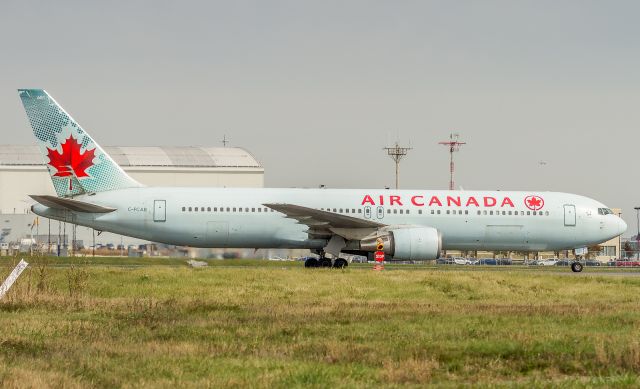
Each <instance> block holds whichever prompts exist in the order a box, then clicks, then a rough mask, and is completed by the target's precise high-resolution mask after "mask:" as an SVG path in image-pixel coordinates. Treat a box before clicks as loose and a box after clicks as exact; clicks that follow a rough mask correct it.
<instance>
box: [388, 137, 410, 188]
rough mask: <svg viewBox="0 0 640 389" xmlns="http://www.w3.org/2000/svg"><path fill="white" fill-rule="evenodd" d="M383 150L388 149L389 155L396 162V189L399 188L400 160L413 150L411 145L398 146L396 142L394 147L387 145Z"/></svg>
mask: <svg viewBox="0 0 640 389" xmlns="http://www.w3.org/2000/svg"><path fill="white" fill-rule="evenodd" d="M383 150H386V151H387V155H388V156H390V157H391V159H393V160H394V161H395V163H396V189H399V187H400V180H399V174H400V160H401V159H402V158H403V157H404V156H406V155H407V152H408V151H409V150H411V147H400V146H398V142H396V145H395V146H394V147H385V148H384V149H383Z"/></svg>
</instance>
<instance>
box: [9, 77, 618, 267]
mask: <svg viewBox="0 0 640 389" xmlns="http://www.w3.org/2000/svg"><path fill="white" fill-rule="evenodd" d="M18 92H19V96H20V99H21V100H22V103H23V105H24V108H25V111H26V113H27V117H28V119H29V121H30V123H31V127H32V128H33V133H34V135H35V137H36V139H37V142H38V145H39V147H40V151H41V153H42V155H43V157H44V162H45V164H46V166H47V169H48V171H49V174H50V176H51V180H52V182H53V186H54V188H55V190H56V193H57V196H51V195H31V197H32V198H33V199H34V200H35V201H36V202H37V204H34V205H33V206H32V207H31V209H32V211H33V213H35V214H37V215H40V216H42V217H46V218H50V219H54V220H59V221H63V222H68V223H73V224H77V225H81V226H86V227H90V228H93V229H96V230H99V231H109V232H113V233H116V234H121V235H126V236H131V237H135V238H140V239H145V240H149V241H153V242H161V243H166V244H171V245H179V246H191V247H203V248H224V247H234V248H255V249H258V248H289V249H309V250H311V251H312V252H315V253H316V254H318V256H319V258H315V257H310V258H308V259H307V260H306V262H305V266H306V267H318V266H322V267H329V266H333V267H345V266H348V261H347V260H346V259H344V258H341V254H357V255H367V254H369V253H373V252H375V251H377V250H379V249H382V251H384V253H385V256H386V258H387V259H388V260H433V259H437V258H439V257H440V255H441V253H442V251H443V250H487V251H493V250H502V251H506V250H509V251H529V252H531V251H560V250H571V249H581V248H584V247H588V246H591V245H594V244H598V243H601V242H604V241H607V240H609V239H611V238H613V237H616V236H618V235H620V234H622V233H623V232H624V231H626V229H627V225H626V224H625V222H624V221H623V220H622V219H621V218H620V217H618V216H617V215H614V214H613V212H612V211H611V210H610V209H609V208H607V207H606V206H605V205H603V204H602V203H600V202H598V201H596V200H593V199H590V198H587V197H584V196H580V195H575V194H569V193H558V192H521V191H520V192H519V191H452V190H450V191H441V190H390V189H296V188H287V189H277V188H180V187H147V186H144V185H142V184H140V183H139V182H137V181H136V180H134V179H133V178H131V177H130V176H129V175H128V174H127V173H125V172H124V170H122V168H121V167H120V166H118V165H117V164H116V163H115V162H114V160H113V159H112V158H111V157H110V156H109V155H108V154H107V153H105V151H104V150H103V149H102V148H101V147H100V146H99V145H98V143H96V142H95V141H94V140H93V138H92V137H91V136H90V135H89V134H88V133H87V132H86V131H85V130H84V129H83V128H82V127H80V125H78V123H77V122H76V121H75V120H73V118H72V117H71V116H70V115H69V114H68V113H67V112H66V111H65V110H64V109H63V108H62V107H61V106H60V105H59V104H58V103H57V102H56V101H55V100H54V99H53V98H52V97H51V96H50V95H49V94H48V93H47V92H46V91H45V90H43V89H19V90H18ZM380 244H381V246H382V247H378V246H379V245H380ZM328 254H329V255H330V256H328ZM572 270H573V271H574V272H580V271H582V264H581V263H580V262H579V261H575V262H574V263H573V264H572Z"/></svg>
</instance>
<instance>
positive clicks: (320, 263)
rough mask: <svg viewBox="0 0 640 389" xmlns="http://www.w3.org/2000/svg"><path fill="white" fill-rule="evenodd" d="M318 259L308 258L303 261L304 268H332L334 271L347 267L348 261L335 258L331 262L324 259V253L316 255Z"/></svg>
mask: <svg viewBox="0 0 640 389" xmlns="http://www.w3.org/2000/svg"><path fill="white" fill-rule="evenodd" d="M318 254H319V255H320V258H314V257H309V258H307V259H306V260H305V261H304V267H333V268H336V269H343V268H345V267H347V266H349V261H347V260H346V259H344V258H336V259H334V260H333V261H331V259H329V258H327V257H325V252H324V251H320V252H319V253H318Z"/></svg>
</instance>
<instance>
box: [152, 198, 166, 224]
mask: <svg viewBox="0 0 640 389" xmlns="http://www.w3.org/2000/svg"><path fill="white" fill-rule="evenodd" d="M153 221H154V222H166V221H167V201H166V200H154V201H153Z"/></svg>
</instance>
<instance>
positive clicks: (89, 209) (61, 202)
mask: <svg viewBox="0 0 640 389" xmlns="http://www.w3.org/2000/svg"><path fill="white" fill-rule="evenodd" d="M29 197H31V198H32V199H34V200H35V201H37V202H39V203H40V204H42V205H45V206H47V207H49V208H54V209H63V210H68V211H74V212H86V213H109V212H113V211H115V210H116V209H115V208H109V207H103V206H101V205H97V204H91V203H87V202H84V201H78V200H73V199H65V198H61V197H56V196H48V195H29Z"/></svg>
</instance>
